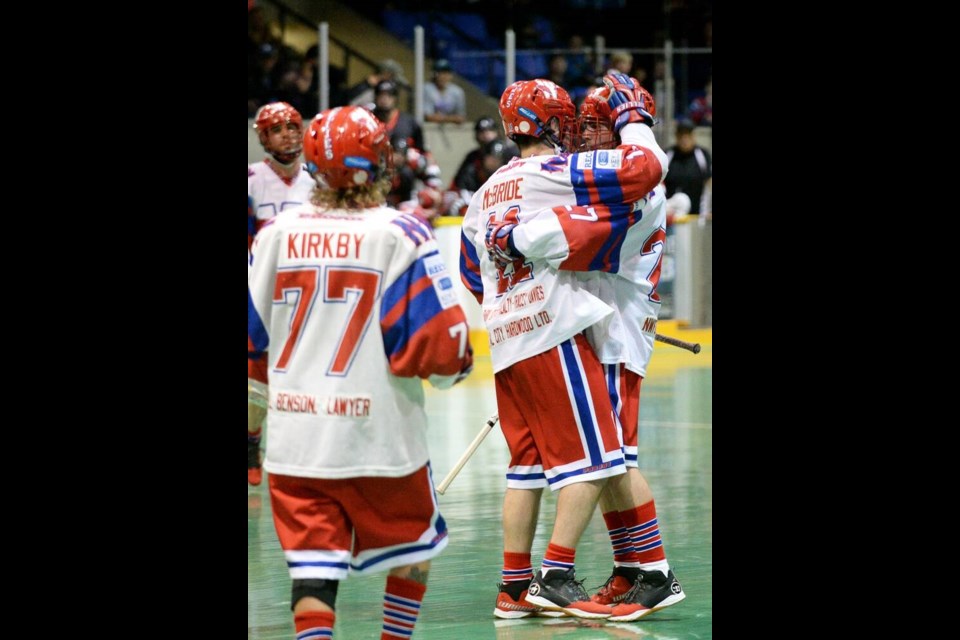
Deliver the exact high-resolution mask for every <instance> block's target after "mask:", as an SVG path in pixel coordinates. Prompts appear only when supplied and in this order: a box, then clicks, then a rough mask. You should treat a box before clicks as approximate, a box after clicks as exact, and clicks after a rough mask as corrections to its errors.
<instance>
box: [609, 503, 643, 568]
mask: <svg viewBox="0 0 960 640" xmlns="http://www.w3.org/2000/svg"><path fill="white" fill-rule="evenodd" d="M603 521H604V522H606V523H607V533H608V534H609V535H610V544H611V546H613V566H615V567H631V568H634V569H638V568H639V567H640V558H638V557H637V553H636V551H634V550H633V542H632V541H631V540H630V533H629V532H628V531H627V527H626V525H624V523H623V519H622V518H621V517H620V512H619V511H608V512H607V513H605V514H603Z"/></svg>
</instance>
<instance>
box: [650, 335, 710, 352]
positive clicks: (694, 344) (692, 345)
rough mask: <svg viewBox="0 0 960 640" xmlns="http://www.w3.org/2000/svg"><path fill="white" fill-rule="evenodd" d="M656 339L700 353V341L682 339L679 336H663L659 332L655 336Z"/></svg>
mask: <svg viewBox="0 0 960 640" xmlns="http://www.w3.org/2000/svg"><path fill="white" fill-rule="evenodd" d="M653 338H654V340H656V341H658V342H663V343H665V344H671V345H673V346H675V347H680V348H681V349H686V350H687V351H692V352H694V353H700V343H699V342H687V341H686V340H680V339H678V338H671V337H670V336H662V335H660V334H659V333H658V334H656V335H654V336H653Z"/></svg>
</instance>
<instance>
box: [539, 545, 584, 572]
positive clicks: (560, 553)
mask: <svg viewBox="0 0 960 640" xmlns="http://www.w3.org/2000/svg"><path fill="white" fill-rule="evenodd" d="M576 556H577V550H576V549H570V548H569V547H561V546H560V545H558V544H553V543H552V542H551V543H550V544H548V545H547V552H546V553H545V554H543V564H541V565H540V575H542V576H546V575H547V572H548V571H550V570H551V569H560V570H563V571H566V570H567V569H573V564H574V559H575V558H576Z"/></svg>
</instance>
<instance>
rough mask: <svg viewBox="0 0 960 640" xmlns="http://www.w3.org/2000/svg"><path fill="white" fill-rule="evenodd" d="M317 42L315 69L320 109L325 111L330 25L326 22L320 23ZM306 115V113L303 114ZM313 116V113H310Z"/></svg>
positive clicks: (328, 91)
mask: <svg viewBox="0 0 960 640" xmlns="http://www.w3.org/2000/svg"><path fill="white" fill-rule="evenodd" d="M317 44H318V45H319V47H318V48H319V49H320V51H319V52H318V54H317V55H318V56H320V57H319V59H318V60H317V71H319V72H320V111H326V110H327V109H329V108H330V25H329V23H326V22H321V23H320V30H319V33H318V34H317ZM304 115H306V114H304ZM311 117H313V114H311Z"/></svg>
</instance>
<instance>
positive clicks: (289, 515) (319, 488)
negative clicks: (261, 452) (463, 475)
mask: <svg viewBox="0 0 960 640" xmlns="http://www.w3.org/2000/svg"><path fill="white" fill-rule="evenodd" d="M267 477H268V478H269V480H270V503H271V505H272V506H273V524H274V526H276V528H277V537H278V538H279V539H280V546H281V547H282V548H283V552H284V555H285V556H286V559H287V566H288V567H289V569H290V577H291V578H292V579H294V580H303V579H325V580H343V579H345V578H346V577H347V575H348V574H354V573H355V574H358V575H362V574H366V573H376V572H378V571H386V570H388V569H392V568H394V567H400V566H403V565H408V564H413V563H416V562H423V561H424V560H429V559H430V558H433V557H434V556H436V555H439V553H440V552H441V551H443V550H444V549H445V548H446V546H447V524H446V522H444V520H443V516H441V515H440V510H439V508H438V507H437V499H436V494H434V492H433V481H432V479H431V477H430V466H429V465H426V466H424V467H423V468H421V469H419V470H418V471H415V472H413V473H412V474H410V475H408V476H404V477H401V478H370V477H364V478H342V479H337V480H328V479H324V478H299V477H294V476H284V475H280V474H276V473H271V474H269V475H268V476H267Z"/></svg>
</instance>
